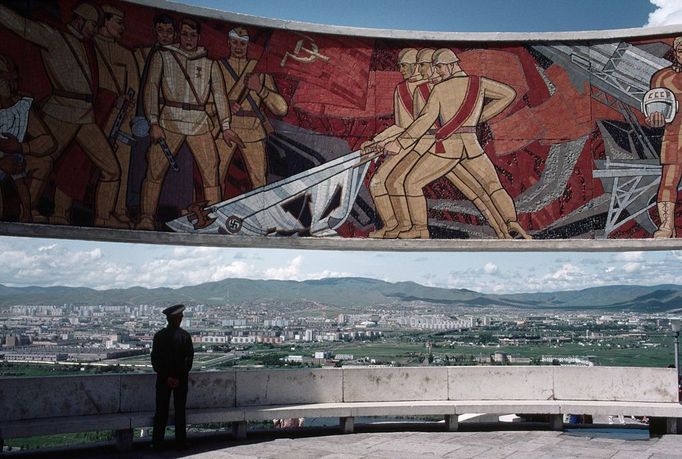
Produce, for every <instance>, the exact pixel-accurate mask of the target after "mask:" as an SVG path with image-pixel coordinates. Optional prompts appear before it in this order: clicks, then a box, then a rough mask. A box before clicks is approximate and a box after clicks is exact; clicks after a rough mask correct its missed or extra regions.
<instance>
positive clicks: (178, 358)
mask: <svg viewBox="0 0 682 459" xmlns="http://www.w3.org/2000/svg"><path fill="white" fill-rule="evenodd" d="M184 310H185V306H184V305H182V304H176V305H175V306H171V307H169V308H166V309H164V310H163V313H164V314H165V315H166V318H167V319H168V326H167V327H166V328H164V329H163V330H161V331H159V332H157V333H156V334H155V335H154V344H153V346H152V366H153V367H154V371H155V372H156V375H157V376H156V412H155V413H154V433H153V437H152V442H153V447H154V449H159V448H160V447H161V443H162V442H163V437H164V433H165V431H166V423H167V422H168V404H169V402H170V395H171V392H173V403H174V406H175V442H176V444H177V446H178V447H179V448H183V447H185V446H186V441H187V432H186V421H185V403H186V402H187V383H188V378H189V371H190V370H191V369H192V361H193V360H194V347H193V346H192V337H191V336H190V334H189V333H187V332H186V331H185V330H183V329H182V328H180V323H181V322H182V317H183V315H182V311H184Z"/></svg>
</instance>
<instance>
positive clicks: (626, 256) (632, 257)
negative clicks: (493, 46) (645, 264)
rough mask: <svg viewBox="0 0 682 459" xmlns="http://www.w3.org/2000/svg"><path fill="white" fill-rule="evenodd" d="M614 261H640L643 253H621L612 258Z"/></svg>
mask: <svg viewBox="0 0 682 459" xmlns="http://www.w3.org/2000/svg"><path fill="white" fill-rule="evenodd" d="M613 259H614V260H616V261H626V262H630V261H640V260H643V259H644V252H621V253H619V254H617V255H614V257H613Z"/></svg>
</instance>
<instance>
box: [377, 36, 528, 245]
mask: <svg viewBox="0 0 682 459" xmlns="http://www.w3.org/2000/svg"><path fill="white" fill-rule="evenodd" d="M458 62H459V59H458V58H457V56H456V55H455V53H454V52H452V50H450V49H447V48H443V49H439V50H437V51H436V52H435V53H434V54H433V63H434V65H435V67H436V72H437V73H438V75H439V76H440V78H441V82H440V83H438V84H436V85H435V86H434V87H433V90H432V91H431V93H430V95H429V98H428V101H427V102H426V105H425V106H424V108H423V109H422V111H421V114H420V115H419V116H418V117H417V118H416V119H415V120H414V122H412V124H410V125H409V126H408V127H407V128H406V129H405V131H404V132H403V133H402V134H400V136H398V138H397V139H396V140H394V141H391V142H389V143H388V144H387V145H386V147H385V150H386V152H387V153H388V154H393V155H398V156H400V155H401V154H403V153H404V152H405V151H407V152H409V151H410V150H412V149H413V148H414V147H415V145H417V143H418V142H419V141H420V139H422V137H423V136H424V134H426V133H427V132H428V131H429V129H432V128H433V127H434V125H435V128H436V130H435V132H434V137H433V139H432V141H431V142H433V144H432V146H433V148H429V149H428V150H427V152H426V153H425V154H424V155H422V156H421V157H420V158H419V160H417V161H416V163H414V165H413V166H412V167H411V168H410V171H409V172H408V173H407V174H406V177H405V183H404V185H405V193H406V195H407V202H408V206H409V213H410V215H411V217H412V219H413V226H412V228H411V229H410V230H408V231H405V232H401V233H400V235H399V237H401V238H406V239H410V238H417V239H419V238H421V239H428V238H429V230H428V226H427V222H428V214H427V207H426V198H425V197H424V193H423V190H422V188H423V187H424V186H426V185H428V184H429V183H431V182H433V181H434V180H436V179H438V178H440V177H443V176H444V175H446V174H448V173H449V172H450V171H452V170H453V169H454V168H455V167H457V166H458V165H459V164H460V163H461V162H462V161H464V162H465V168H466V170H467V171H468V172H469V173H470V174H472V175H473V176H474V177H475V178H476V180H477V181H478V182H479V183H480V185H481V186H482V188H483V189H484V190H485V192H486V193H487V194H488V195H489V196H490V198H491V200H492V201H493V203H494V205H495V206H496V207H498V209H499V208H500V207H503V206H504V207H510V208H511V209H514V202H513V201H512V200H511V197H510V196H509V194H508V193H507V192H506V190H505V189H504V188H503V187H502V184H501V183H500V180H499V178H498V176H497V173H496V172H495V168H494V166H493V164H492V162H491V161H490V158H488V156H487V155H486V154H485V153H484V152H483V148H482V147H481V145H480V144H479V143H478V138H477V137H476V125H477V124H479V123H481V122H483V121H487V120H489V119H491V118H493V117H494V116H496V115H498V114H499V113H501V112H502V111H503V110H504V109H505V108H507V107H508V106H509V104H511V103H512V102H513V101H514V97H515V96H516V93H515V91H514V89H513V88H511V87H510V86H507V85H505V84H503V83H500V82H498V81H494V80H490V79H488V78H483V77H476V76H469V75H467V74H466V73H464V71H463V70H462V69H461V67H460V66H459V64H458ZM437 123H438V124H437ZM499 213H500V214H502V215H506V214H509V213H511V212H510V211H509V210H506V211H500V212H499ZM513 215H514V217H515V216H516V211H515V210H514V211H513ZM506 225H507V229H508V231H509V232H510V234H511V235H512V236H513V237H527V235H526V234H525V231H523V229H522V228H521V226H520V225H519V224H518V222H517V221H516V219H515V218H514V220H510V221H508V222H506Z"/></svg>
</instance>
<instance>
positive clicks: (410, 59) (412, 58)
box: [398, 48, 417, 64]
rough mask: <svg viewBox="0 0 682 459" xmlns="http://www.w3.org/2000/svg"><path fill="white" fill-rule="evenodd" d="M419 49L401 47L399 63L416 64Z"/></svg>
mask: <svg viewBox="0 0 682 459" xmlns="http://www.w3.org/2000/svg"><path fill="white" fill-rule="evenodd" d="M416 63H417V50H416V49H414V48H405V49H401V50H400V52H399V53H398V64H416Z"/></svg>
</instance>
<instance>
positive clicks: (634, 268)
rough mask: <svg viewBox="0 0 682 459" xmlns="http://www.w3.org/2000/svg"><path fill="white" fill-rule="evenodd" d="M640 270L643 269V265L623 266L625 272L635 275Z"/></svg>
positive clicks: (628, 264) (629, 264)
mask: <svg viewBox="0 0 682 459" xmlns="http://www.w3.org/2000/svg"><path fill="white" fill-rule="evenodd" d="M640 269H642V264H641V263H634V262H630V263H625V264H624V265H623V271H625V272H626V273H634V272H636V271H639V270H640Z"/></svg>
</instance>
